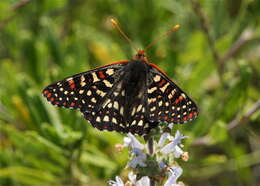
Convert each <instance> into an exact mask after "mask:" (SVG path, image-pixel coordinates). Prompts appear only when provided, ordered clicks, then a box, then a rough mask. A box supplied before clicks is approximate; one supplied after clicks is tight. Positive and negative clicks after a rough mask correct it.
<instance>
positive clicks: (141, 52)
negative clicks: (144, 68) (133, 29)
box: [133, 50, 148, 63]
mask: <svg viewBox="0 0 260 186" xmlns="http://www.w3.org/2000/svg"><path fill="white" fill-rule="evenodd" d="M133 60H135V61H144V62H146V63H148V59H147V57H146V56H145V52H144V50H138V52H137V54H136V55H135V56H134V57H133Z"/></svg>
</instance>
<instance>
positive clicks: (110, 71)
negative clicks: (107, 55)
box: [106, 68, 114, 75]
mask: <svg viewBox="0 0 260 186" xmlns="http://www.w3.org/2000/svg"><path fill="white" fill-rule="evenodd" d="M106 73H107V74H108V75H112V74H114V69H112V68H109V69H107V70H106Z"/></svg>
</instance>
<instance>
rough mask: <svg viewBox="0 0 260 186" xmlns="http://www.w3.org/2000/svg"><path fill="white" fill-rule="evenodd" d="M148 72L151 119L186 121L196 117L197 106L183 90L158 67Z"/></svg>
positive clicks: (169, 121) (148, 100)
mask: <svg viewBox="0 0 260 186" xmlns="http://www.w3.org/2000/svg"><path fill="white" fill-rule="evenodd" d="M149 73H150V79H151V83H150V84H149V87H148V89H147V93H148V99H147V102H148V108H149V111H150V120H151V121H161V122H167V123H186V122H187V121H191V120H193V119H194V118H196V116H197V115H198V109H197V106H196V104H195V103H194V101H192V100H191V99H190V98H189V97H188V96H187V94H186V93H185V92H183V91H182V90H181V89H180V88H179V87H178V86H177V85H176V84H175V83H174V82H173V81H171V80H170V79H169V78H168V77H167V76H166V75H165V74H164V73H163V72H162V71H160V70H159V69H157V68H152V70H151V71H150V72H149Z"/></svg>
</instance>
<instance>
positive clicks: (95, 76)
mask: <svg viewBox="0 0 260 186" xmlns="http://www.w3.org/2000/svg"><path fill="white" fill-rule="evenodd" d="M92 77H93V83H95V82H97V81H99V78H98V77H97V75H96V72H93V73H92Z"/></svg>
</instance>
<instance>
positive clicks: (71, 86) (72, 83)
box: [68, 79, 75, 89]
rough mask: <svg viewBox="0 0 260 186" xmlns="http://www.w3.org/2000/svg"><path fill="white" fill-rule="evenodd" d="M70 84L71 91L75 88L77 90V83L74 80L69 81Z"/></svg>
mask: <svg viewBox="0 0 260 186" xmlns="http://www.w3.org/2000/svg"><path fill="white" fill-rule="evenodd" d="M68 83H69V86H70V88H71V89H74V88H75V83H74V80H73V79H71V80H69V82H68Z"/></svg>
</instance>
